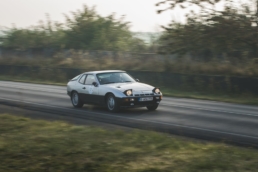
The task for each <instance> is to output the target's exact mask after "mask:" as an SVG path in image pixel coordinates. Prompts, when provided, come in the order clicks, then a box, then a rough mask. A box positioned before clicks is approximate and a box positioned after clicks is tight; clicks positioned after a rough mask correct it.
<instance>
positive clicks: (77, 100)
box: [71, 91, 83, 108]
mask: <svg viewBox="0 0 258 172" xmlns="http://www.w3.org/2000/svg"><path fill="white" fill-rule="evenodd" d="M71 101H72V104H73V106H74V107H76V108H81V107H82V106H83V103H82V101H81V99H80V97H79V94H78V93H77V92H76V91H73V92H72V96H71Z"/></svg>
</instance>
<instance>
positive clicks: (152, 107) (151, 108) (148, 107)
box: [147, 105, 159, 111]
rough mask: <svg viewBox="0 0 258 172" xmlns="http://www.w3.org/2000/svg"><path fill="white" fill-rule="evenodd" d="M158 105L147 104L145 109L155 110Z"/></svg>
mask: <svg viewBox="0 0 258 172" xmlns="http://www.w3.org/2000/svg"><path fill="white" fill-rule="evenodd" d="M158 106H159V105H150V106H147V109H148V110H149V111H154V110H156V109H157V108H158Z"/></svg>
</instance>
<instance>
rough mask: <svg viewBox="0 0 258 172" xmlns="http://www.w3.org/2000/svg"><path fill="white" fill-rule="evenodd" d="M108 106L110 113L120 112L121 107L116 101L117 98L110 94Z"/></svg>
mask: <svg viewBox="0 0 258 172" xmlns="http://www.w3.org/2000/svg"><path fill="white" fill-rule="evenodd" d="M106 105H107V108H108V110H109V111H111V112H117V111H119V105H118V103H117V101H116V99H115V96H114V95H113V94H109V95H108V96H107V98H106Z"/></svg>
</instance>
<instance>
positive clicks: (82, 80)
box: [79, 75, 86, 84]
mask: <svg viewBox="0 0 258 172" xmlns="http://www.w3.org/2000/svg"><path fill="white" fill-rule="evenodd" d="M85 77H86V75H83V76H82V77H81V79H80V80H79V83H81V84H84V81H85Z"/></svg>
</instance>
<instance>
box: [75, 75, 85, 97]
mask: <svg viewBox="0 0 258 172" xmlns="http://www.w3.org/2000/svg"><path fill="white" fill-rule="evenodd" d="M86 76H87V75H86V74H84V75H82V76H81V78H80V79H79V80H78V83H77V84H76V91H77V92H78V94H79V97H80V99H81V100H82V101H83V102H85V101H84V100H85V94H86V86H85V79H86Z"/></svg>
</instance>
